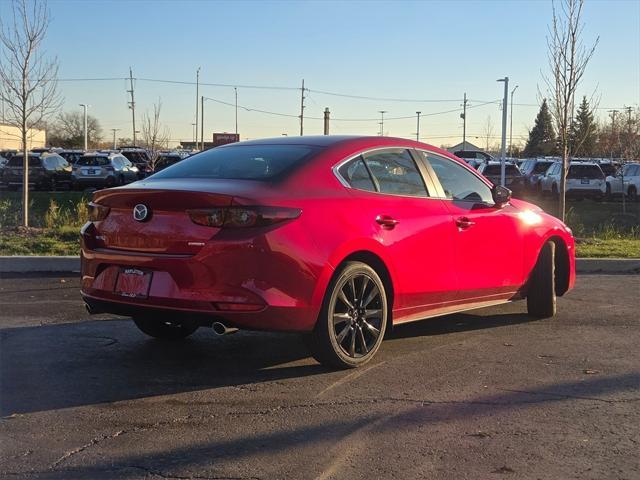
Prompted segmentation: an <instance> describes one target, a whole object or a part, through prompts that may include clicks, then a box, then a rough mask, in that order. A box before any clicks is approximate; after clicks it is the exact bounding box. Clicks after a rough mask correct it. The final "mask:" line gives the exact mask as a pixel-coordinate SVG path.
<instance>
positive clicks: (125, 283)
mask: <svg viewBox="0 0 640 480" xmlns="http://www.w3.org/2000/svg"><path fill="white" fill-rule="evenodd" d="M151 275H152V273H151V272H146V271H143V270H139V269H137V268H121V269H120V272H118V278H117V279H116V288H115V290H114V293H115V294H116V295H121V296H123V297H128V298H147V297H148V296H149V287H151Z"/></svg>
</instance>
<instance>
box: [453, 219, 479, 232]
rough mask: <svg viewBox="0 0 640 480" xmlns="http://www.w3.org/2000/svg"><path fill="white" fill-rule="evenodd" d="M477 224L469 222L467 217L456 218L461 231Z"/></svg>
mask: <svg viewBox="0 0 640 480" xmlns="http://www.w3.org/2000/svg"><path fill="white" fill-rule="evenodd" d="M475 224H476V222H474V221H473V220H469V218H467V217H459V218H456V225H457V227H458V228H459V229H460V230H466V229H467V228H469V227H472V226H474V225H475Z"/></svg>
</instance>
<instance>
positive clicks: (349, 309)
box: [309, 262, 389, 368]
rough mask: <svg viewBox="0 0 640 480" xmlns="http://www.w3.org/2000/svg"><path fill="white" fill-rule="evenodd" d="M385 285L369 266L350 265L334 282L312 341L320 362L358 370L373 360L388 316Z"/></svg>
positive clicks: (356, 263)
mask: <svg viewBox="0 0 640 480" xmlns="http://www.w3.org/2000/svg"><path fill="white" fill-rule="evenodd" d="M388 308H389V307H388V300H387V293H386V290H385V287H384V283H383V282H382V280H381V279H380V276H379V275H378V274H377V273H376V271H375V270H374V269H373V268H371V267H370V266H369V265H367V264H365V263H361V262H348V263H346V264H345V265H344V267H343V268H342V269H341V270H340V271H339V273H338V274H337V275H335V276H334V278H333V279H332V280H331V282H330V284H329V287H328V288H327V292H326V294H325V298H324V301H323V306H322V310H321V312H320V316H319V318H318V322H317V324H316V328H315V329H314V331H313V333H312V334H311V336H310V338H309V340H310V341H309V343H310V348H311V353H312V355H313V357H314V358H315V359H316V360H318V361H319V362H320V363H322V364H324V365H327V366H330V367H337V368H355V367H359V366H361V365H364V364H365V363H367V362H368V361H369V360H371V359H372V358H373V356H374V355H375V354H376V352H377V351H378V349H379V348H380V344H381V343H382V339H383V337H384V333H385V330H386V325H387V316H388Z"/></svg>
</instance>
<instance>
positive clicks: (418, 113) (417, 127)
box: [416, 112, 422, 142]
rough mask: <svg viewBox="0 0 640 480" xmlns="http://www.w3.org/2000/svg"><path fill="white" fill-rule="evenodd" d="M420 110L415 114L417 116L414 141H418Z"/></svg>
mask: <svg viewBox="0 0 640 480" xmlns="http://www.w3.org/2000/svg"><path fill="white" fill-rule="evenodd" d="M421 113H422V112H416V115H417V116H418V119H417V125H416V142H419V141H420V114H421Z"/></svg>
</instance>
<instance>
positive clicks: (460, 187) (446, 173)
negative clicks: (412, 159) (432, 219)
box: [422, 152, 493, 204]
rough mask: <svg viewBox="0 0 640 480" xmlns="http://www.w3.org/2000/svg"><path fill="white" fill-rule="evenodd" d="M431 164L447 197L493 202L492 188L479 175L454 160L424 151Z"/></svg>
mask: <svg viewBox="0 0 640 480" xmlns="http://www.w3.org/2000/svg"><path fill="white" fill-rule="evenodd" d="M422 154H423V155H424V156H425V158H426V160H427V161H428V162H429V163H430V164H431V167H432V168H433V171H434V172H435V174H436V176H437V177H438V180H439V181H440V184H441V185H442V188H443V189H444V193H445V196H446V198H449V199H451V200H458V201H463V202H474V203H486V204H493V196H492V195H491V189H490V188H489V187H488V186H487V185H486V184H485V183H484V182H483V181H482V180H480V179H479V178H478V177H477V176H475V175H474V174H473V173H471V172H470V171H468V170H467V169H466V168H465V167H463V166H462V165H459V164H458V163H457V162H454V161H453V160H449V159H447V158H442V157H439V156H436V155H432V154H429V153H427V152H422Z"/></svg>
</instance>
